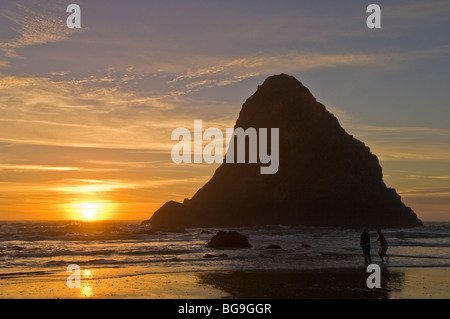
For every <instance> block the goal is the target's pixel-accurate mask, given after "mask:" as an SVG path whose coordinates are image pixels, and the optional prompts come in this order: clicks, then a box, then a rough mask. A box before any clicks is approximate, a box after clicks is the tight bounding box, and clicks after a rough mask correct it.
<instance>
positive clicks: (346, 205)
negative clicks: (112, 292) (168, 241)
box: [149, 74, 422, 229]
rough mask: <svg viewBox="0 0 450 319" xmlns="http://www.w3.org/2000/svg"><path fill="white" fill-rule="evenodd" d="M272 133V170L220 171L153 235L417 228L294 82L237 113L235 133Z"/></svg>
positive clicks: (364, 156)
mask: <svg viewBox="0 0 450 319" xmlns="http://www.w3.org/2000/svg"><path fill="white" fill-rule="evenodd" d="M238 127H242V128H243V129H247V128H250V127H253V128H256V129H258V128H279V170H278V171H277V173H276V174H272V175H269V174H267V175H264V174H261V172H260V167H261V166H262V164H261V163H255V164H249V163H245V164H238V163H223V164H222V165H221V166H220V167H219V168H218V169H217V170H216V172H215V174H214V176H213V177H212V178H211V179H210V180H209V181H208V182H207V183H206V184H205V185H204V186H203V187H202V188H201V189H199V190H198V191H197V193H196V194H195V195H194V196H193V197H192V198H191V199H190V200H185V201H184V202H183V203H182V204H181V203H177V202H172V201H171V202H167V203H166V204H164V205H163V206H162V207H161V208H160V209H159V210H157V211H156V212H155V213H154V215H153V216H152V217H151V219H150V220H149V222H150V223H151V225H152V227H153V229H164V228H166V229H167V228H171V227H176V228H187V227H232V226H253V225H267V224H282V225H311V226H339V227H347V228H352V227H362V226H366V227H382V228H388V227H413V226H421V225H422V222H421V221H420V220H419V219H418V218H417V216H416V215H415V214H414V212H413V211H412V209H411V208H409V207H406V206H405V205H404V204H403V203H402V201H401V198H400V196H399V195H398V194H397V192H396V191H395V189H393V188H390V187H387V186H386V185H385V183H384V181H383V175H382V169H381V166H380V164H379V161H378V158H377V157H376V156H375V155H374V154H372V153H371V151H370V149H369V147H367V146H366V145H365V144H364V143H363V142H361V141H359V140H357V139H356V138H354V137H353V136H351V135H349V134H348V133H346V132H345V130H344V129H343V128H342V127H341V126H340V124H339V122H338V120H337V118H336V117H335V116H334V115H333V114H331V113H329V112H328V111H327V110H326V108H325V106H324V105H322V104H321V103H319V102H317V101H316V99H315V98H314V97H313V95H312V94H311V93H310V91H309V90H308V89H307V88H306V87H304V86H303V85H302V84H301V83H300V82H299V81H298V80H296V79H295V78H294V77H292V76H288V75H285V74H282V75H277V76H271V77H269V78H267V79H266V80H265V81H264V83H263V84H262V85H261V86H259V87H258V90H257V91H256V93H255V94H253V95H252V96H251V97H250V98H249V99H248V100H247V101H246V102H245V103H244V105H243V107H242V110H241V112H240V114H239V118H238V119H237V121H236V125H235V128H238Z"/></svg>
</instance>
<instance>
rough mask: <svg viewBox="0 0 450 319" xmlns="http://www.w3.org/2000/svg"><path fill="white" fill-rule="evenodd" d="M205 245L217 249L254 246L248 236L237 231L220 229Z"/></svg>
mask: <svg viewBox="0 0 450 319" xmlns="http://www.w3.org/2000/svg"><path fill="white" fill-rule="evenodd" d="M205 246H206V247H208V248H215V249H236V248H251V247H253V246H252V245H250V243H249V242H248V238H247V237H246V236H244V235H242V234H239V233H238V232H235V231H219V232H218V233H217V234H216V235H214V237H213V238H211V240H210V241H209V242H208V243H207V244H206V245H205Z"/></svg>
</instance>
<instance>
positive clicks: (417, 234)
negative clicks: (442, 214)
mask: <svg viewBox="0 0 450 319" xmlns="http://www.w3.org/2000/svg"><path fill="white" fill-rule="evenodd" d="M390 235H391V236H393V237H396V238H398V239H412V238H417V239H422V238H450V233H447V234H446V233H435V232H429V231H427V232H422V231H414V232H413V231H399V232H394V233H391V234H390Z"/></svg>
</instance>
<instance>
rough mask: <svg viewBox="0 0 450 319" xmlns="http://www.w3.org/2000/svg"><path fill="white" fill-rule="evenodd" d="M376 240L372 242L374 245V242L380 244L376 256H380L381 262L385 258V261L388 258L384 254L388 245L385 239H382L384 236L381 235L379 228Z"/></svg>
mask: <svg viewBox="0 0 450 319" xmlns="http://www.w3.org/2000/svg"><path fill="white" fill-rule="evenodd" d="M377 233H378V238H377V239H376V240H375V241H374V242H373V243H374V244H375V243H376V242H378V241H379V242H380V248H379V249H378V256H380V258H381V262H384V259H383V257H384V256H386V261H388V260H389V256H388V254H386V252H387V250H388V248H389V244H388V242H387V240H386V238H384V235H383V234H382V233H381V228H378V231H377Z"/></svg>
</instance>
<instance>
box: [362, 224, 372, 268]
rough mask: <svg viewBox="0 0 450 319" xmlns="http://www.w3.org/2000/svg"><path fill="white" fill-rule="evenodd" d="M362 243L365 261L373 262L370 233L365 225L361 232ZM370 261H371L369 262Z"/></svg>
mask: <svg viewBox="0 0 450 319" xmlns="http://www.w3.org/2000/svg"><path fill="white" fill-rule="evenodd" d="M360 245H361V248H362V251H363V255H364V261H365V262H366V264H367V263H370V264H371V263H372V256H370V235H369V233H368V232H367V229H366V228H365V227H364V228H363V231H362V234H361V240H360ZM367 261H369V262H367Z"/></svg>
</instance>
